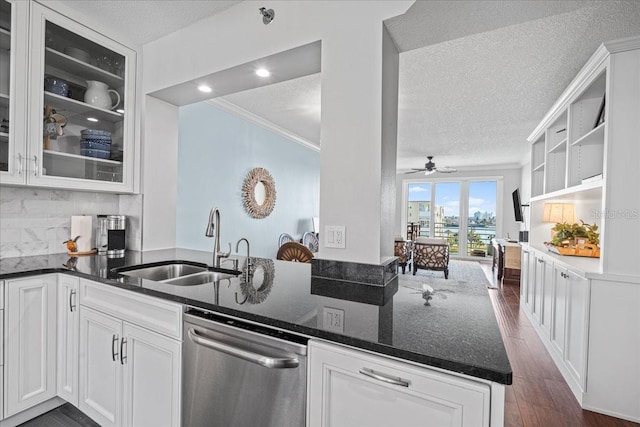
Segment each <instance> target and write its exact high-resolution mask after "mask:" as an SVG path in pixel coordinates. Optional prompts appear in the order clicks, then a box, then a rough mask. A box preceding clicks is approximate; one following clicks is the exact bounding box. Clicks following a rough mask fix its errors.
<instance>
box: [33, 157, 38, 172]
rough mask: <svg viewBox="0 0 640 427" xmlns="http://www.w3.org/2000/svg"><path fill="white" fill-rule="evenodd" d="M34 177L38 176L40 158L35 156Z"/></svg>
mask: <svg viewBox="0 0 640 427" xmlns="http://www.w3.org/2000/svg"><path fill="white" fill-rule="evenodd" d="M33 176H38V156H36V155H34V156H33Z"/></svg>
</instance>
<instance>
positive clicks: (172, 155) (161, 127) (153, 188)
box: [141, 96, 206, 250]
mask: <svg viewBox="0 0 640 427" xmlns="http://www.w3.org/2000/svg"><path fill="white" fill-rule="evenodd" d="M144 113H145V121H144V125H143V126H144V133H143V141H144V143H143V147H142V159H143V160H142V173H141V176H142V183H141V184H142V185H141V188H142V194H143V196H142V215H143V221H142V248H143V249H144V250H152V249H166V248H173V247H175V246H176V197H177V188H178V161H177V159H178V107H176V106H175V105H172V104H168V103H166V102H164V101H161V100H159V99H157V98H153V97H151V96H146V97H145V106H144ZM204 223H205V224H206V219H205V221H204Z"/></svg>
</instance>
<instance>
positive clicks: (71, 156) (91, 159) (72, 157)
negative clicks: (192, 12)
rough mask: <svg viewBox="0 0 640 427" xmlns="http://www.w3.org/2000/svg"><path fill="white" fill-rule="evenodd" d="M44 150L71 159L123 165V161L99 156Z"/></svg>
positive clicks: (48, 153)
mask: <svg viewBox="0 0 640 427" xmlns="http://www.w3.org/2000/svg"><path fill="white" fill-rule="evenodd" d="M43 152H44V154H46V155H49V156H54V157H66V158H69V159H78V160H82V161H90V162H96V163H104V164H108V165H114V166H122V162H118V161H115V160H108V159H99V158H97V157H88V156H82V155H79V154H71V153H64V152H62V151H53V150H43Z"/></svg>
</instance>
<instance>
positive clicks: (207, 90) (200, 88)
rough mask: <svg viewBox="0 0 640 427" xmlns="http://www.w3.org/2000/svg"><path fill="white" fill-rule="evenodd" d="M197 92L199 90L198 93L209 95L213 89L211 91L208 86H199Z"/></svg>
mask: <svg viewBox="0 0 640 427" xmlns="http://www.w3.org/2000/svg"><path fill="white" fill-rule="evenodd" d="M198 90H199V91H200V92H204V93H209V92H211V91H212V90H213V89H211V87H210V86H207V85H200V86H198Z"/></svg>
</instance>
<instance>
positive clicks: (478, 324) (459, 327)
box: [0, 249, 512, 384]
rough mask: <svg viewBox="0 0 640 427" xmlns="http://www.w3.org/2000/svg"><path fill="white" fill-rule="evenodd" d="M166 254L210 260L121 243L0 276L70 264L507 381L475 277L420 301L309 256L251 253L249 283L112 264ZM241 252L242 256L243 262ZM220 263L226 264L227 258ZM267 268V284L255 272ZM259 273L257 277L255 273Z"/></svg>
mask: <svg viewBox="0 0 640 427" xmlns="http://www.w3.org/2000/svg"><path fill="white" fill-rule="evenodd" d="M165 260H184V261H194V262H201V263H206V264H209V265H211V253H208V252H202V251H192V250H185V249H171V250H160V251H148V252H135V251H128V252H127V254H126V256H125V257H124V258H115V259H108V258H107V257H106V256H98V255H94V256H88V257H79V258H70V257H69V256H68V255H66V254H54V255H47V256H31V257H19V258H4V259H0V280H6V279H10V278H14V277H23V276H28V275H34V274H44V273H54V272H58V273H69V274H73V275H77V276H80V277H84V278H87V279H91V280H95V281H99V282H102V283H105V284H109V285H112V286H117V287H121V288H124V289H129V290H131V291H134V292H140V293H144V294H148V295H152V296H155V297H160V298H164V299H167V300H171V301H175V302H178V303H182V304H186V305H189V306H192V307H197V308H202V309H206V310H211V311H214V312H217V313H220V314H223V315H228V316H233V317H236V318H239V319H245V320H250V321H254V322H259V323H262V324H264V325H267V326H272V327H276V328H281V329H284V330H288V331H291V332H294V333H299V334H303V335H306V336H309V337H318V338H322V339H326V340H329V341H333V342H336V343H341V344H346V345H350V346H353V347H357V348H361V349H365V350H369V351H372V352H375V353H380V354H384V355H389V356H392V357H396V358H399V359H404V360H408V361H412V362H416V363H420V364H424V365H429V366H434V367H437V368H442V369H445V370H448V371H453V372H459V373H463V374H466V375H470V376H473V377H478V378H483V379H486V380H490V381H494V382H497V383H501V384H511V380H512V371H511V366H510V364H509V360H508V358H507V353H506V351H505V348H504V343H503V341H502V337H501V335H500V330H499V329H498V324H497V321H496V317H495V315H494V312H493V308H492V304H491V300H490V298H489V295H488V292H487V289H486V288H485V287H484V286H483V285H478V284H475V285H474V284H472V283H460V282H457V283H456V282H453V281H452V282H451V284H449V283H444V284H442V282H443V281H438V282H437V283H438V284H437V285H431V286H432V287H433V290H434V297H433V298H432V299H431V301H430V305H429V306H426V305H425V300H424V299H423V292H422V284H421V283H420V282H419V281H418V282H416V281H415V280H407V279H403V275H398V277H397V279H393V280H392V281H391V282H390V283H389V284H388V285H387V286H386V287H379V286H376V287H369V286H366V285H359V284H354V283H351V282H343V281H340V280H332V279H318V278H315V277H314V278H312V276H311V265H310V264H301V263H292V262H286V261H273V260H262V259H257V263H258V264H262V266H263V268H262V269H261V268H258V269H257V270H256V276H255V283H254V284H253V286H250V285H248V284H246V283H244V280H242V279H241V277H242V276H240V277H239V278H234V279H231V280H222V281H220V282H218V283H207V284H202V285H196V286H175V285H169V284H165V283H159V282H152V281H149V280H143V279H138V278H134V277H125V276H121V275H118V274H116V273H113V272H112V271H111V269H113V268H115V267H121V266H128V265H137V264H142V263H151V262H158V261H165ZM243 261H244V259H243V258H241V259H240V265H241V266H242V265H243ZM230 266H231V264H230V263H225V265H224V267H230ZM265 271H267V274H266V275H267V276H268V275H273V281H272V283H271V284H269V283H262V277H264V276H265V274H261V273H264V272H265ZM261 276H262V277H261ZM327 308H329V309H338V310H343V311H344V324H343V327H344V331H343V332H341V333H337V332H333V331H329V330H327V329H326V328H325V327H324V321H323V320H324V319H325V316H326V315H327V312H326V310H327Z"/></svg>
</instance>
